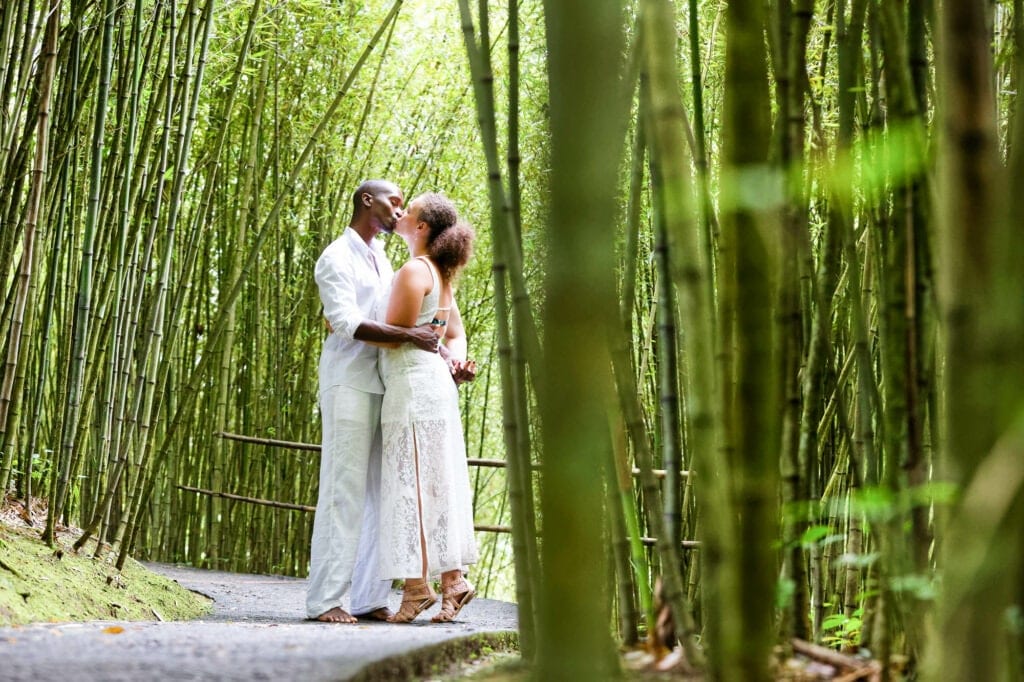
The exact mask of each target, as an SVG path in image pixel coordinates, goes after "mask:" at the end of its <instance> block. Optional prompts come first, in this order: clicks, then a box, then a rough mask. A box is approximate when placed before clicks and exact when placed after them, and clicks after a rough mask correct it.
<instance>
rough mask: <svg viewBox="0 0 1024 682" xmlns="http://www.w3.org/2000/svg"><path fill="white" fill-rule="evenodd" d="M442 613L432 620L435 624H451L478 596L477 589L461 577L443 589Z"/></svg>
mask: <svg viewBox="0 0 1024 682" xmlns="http://www.w3.org/2000/svg"><path fill="white" fill-rule="evenodd" d="M441 594H442V595H443V596H442V597H441V611H440V612H439V613H438V614H437V615H436V616H434V617H433V618H431V619H430V621H431V622H433V623H450V622H451V621H453V620H455V616H457V615H459V611H461V610H462V607H463V606H465V605H466V604H468V603H469V602H470V601H472V599H473V597H475V596H476V589H475V588H474V587H473V585H471V584H470V582H469V581H468V580H466V579H465V578H462V577H460V578H459V579H458V580H453V581H452V582H450V583H449V584H447V585H443V586H442V588H441Z"/></svg>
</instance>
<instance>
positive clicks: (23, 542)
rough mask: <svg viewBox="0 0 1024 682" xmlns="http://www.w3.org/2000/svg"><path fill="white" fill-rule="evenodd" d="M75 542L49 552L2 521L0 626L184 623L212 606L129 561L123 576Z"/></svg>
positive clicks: (33, 534)
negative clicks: (74, 548)
mask: <svg viewBox="0 0 1024 682" xmlns="http://www.w3.org/2000/svg"><path fill="white" fill-rule="evenodd" d="M72 541H73V538H68V537H62V538H61V539H60V540H59V541H58V547H56V548H51V547H48V546H46V545H45V544H44V543H42V542H41V541H40V540H39V534H38V532H37V531H35V530H33V529H31V528H24V527H13V526H9V525H5V524H4V523H3V522H2V521H0V626H8V625H24V624H26V623H39V622H44V623H46V622H49V623H58V622H67V621H90V620H185V619H188V618H195V617H197V616H201V615H203V614H205V613H208V612H209V611H210V609H211V605H212V602H211V600H210V599H208V598H207V597H204V596H202V595H199V594H196V593H194V592H191V591H190V590H186V589H185V588H184V587H182V586H181V585H179V584H178V583H176V582H174V581H173V580H169V579H168V578H165V577H163V576H160V575H157V574H155V573H153V572H152V571H149V570H147V569H146V568H144V567H143V566H142V565H141V564H139V563H138V562H136V561H133V560H131V559H129V560H128V561H127V562H126V563H125V567H124V570H123V571H120V572H119V571H118V570H117V569H116V568H115V567H114V564H113V560H112V559H111V560H110V561H107V560H104V559H94V558H93V557H92V554H91V552H84V551H83V552H82V553H81V554H75V553H74V552H72V551H71V549H70V545H71V542H72Z"/></svg>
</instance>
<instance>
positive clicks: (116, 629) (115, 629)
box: [103, 625, 124, 635]
mask: <svg viewBox="0 0 1024 682" xmlns="http://www.w3.org/2000/svg"><path fill="white" fill-rule="evenodd" d="M122 632H124V628H123V627H121V626H120V625H111V626H110V627H108V628H103V633H104V634H106V635H119V634H121V633H122Z"/></svg>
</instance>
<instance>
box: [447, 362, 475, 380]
mask: <svg viewBox="0 0 1024 682" xmlns="http://www.w3.org/2000/svg"><path fill="white" fill-rule="evenodd" d="M448 366H449V367H450V368H451V370H452V379H454V380H455V385H456V386H457V385H459V384H464V383H466V382H467V381H473V380H474V379H476V360H451V361H450V362H449V363H448Z"/></svg>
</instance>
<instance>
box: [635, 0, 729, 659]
mask: <svg viewBox="0 0 1024 682" xmlns="http://www.w3.org/2000/svg"><path fill="white" fill-rule="evenodd" d="M674 16H675V12H674V10H673V8H672V6H671V4H670V3H668V2H665V1H654V0H650V1H648V2H644V3H642V4H641V22H642V27H643V28H642V31H643V34H644V41H645V43H644V45H645V49H644V54H645V64H646V70H647V71H648V73H649V77H650V83H651V86H650V108H649V113H648V116H649V119H650V120H649V124H648V127H649V129H650V131H651V133H650V145H649V150H650V153H651V154H652V164H651V168H652V170H657V175H656V176H655V177H653V178H652V180H653V182H654V185H655V188H656V192H655V199H654V200H655V202H656V205H657V206H658V208H657V212H658V213H660V215H661V216H663V220H664V221H665V224H666V228H667V230H668V233H669V239H670V244H669V248H670V252H671V253H673V254H674V256H675V258H674V260H673V267H672V278H673V281H674V282H675V284H676V285H677V287H678V288H679V296H680V307H681V310H682V322H683V325H684V327H685V329H686V333H685V335H684V337H683V339H684V343H685V348H684V353H685V358H686V362H687V372H686V377H687V386H686V393H687V401H686V408H687V420H688V422H689V424H690V432H689V443H690V444H691V448H690V449H691V451H692V452H693V465H692V466H691V469H692V470H695V471H697V472H698V476H700V481H701V483H700V490H699V495H698V496H697V501H698V508H699V513H700V516H701V530H702V532H701V535H700V539H701V543H702V545H701V546H702V551H701V561H702V565H703V570H702V580H703V584H702V588H701V591H702V595H703V599H704V609H703V610H704V612H705V613H714V614H716V617H715V618H712V619H709V620H708V621H707V623H706V624H705V633H706V636H707V640H708V646H707V650H708V652H709V655H710V672H711V674H712V675H716V676H723V678H727V675H728V672H727V671H728V670H729V668H730V667H731V666H732V665H734V661H735V656H733V655H732V652H730V650H729V649H728V646H729V644H728V642H730V641H736V637H735V635H733V634H729V633H736V632H737V631H736V628H737V627H738V621H737V619H736V618H737V616H738V614H739V609H738V608H737V606H738V604H736V602H735V601H733V600H734V599H735V588H736V582H735V581H736V579H737V577H738V576H737V574H736V573H735V564H733V563H732V552H735V551H736V546H735V544H734V538H733V536H732V533H731V528H730V524H729V523H728V521H727V520H726V519H727V514H728V511H727V505H728V501H727V500H728V498H727V490H728V488H729V485H730V483H729V473H728V470H727V468H726V467H723V466H722V463H721V462H719V461H716V457H717V456H718V454H719V449H718V443H719V442H720V441H719V436H720V433H721V431H720V429H719V424H718V423H717V418H716V415H715V409H714V406H715V405H716V404H717V402H718V390H719V385H718V383H717V381H716V377H715V375H714V367H715V360H714V343H715V342H714V336H713V331H712V326H713V319H714V315H713V313H712V310H713V307H712V301H711V298H710V294H711V291H712V288H711V287H710V286H709V284H708V282H709V278H710V276H711V275H710V273H711V268H710V264H709V263H706V262H704V258H705V256H706V254H708V253H709V252H710V248H709V247H708V246H707V245H705V244H704V243H703V240H704V239H706V238H707V237H708V236H709V235H707V233H706V232H702V231H701V230H699V229H697V227H696V225H695V224H694V221H693V220H692V216H693V212H692V210H691V206H692V203H691V202H692V199H691V197H692V189H691V186H690V177H689V167H688V164H687V163H686V154H685V149H686V142H685V132H684V131H685V129H686V120H685V113H684V109H683V107H682V98H681V94H680V92H679V85H678V81H677V77H676V75H675V64H674V55H675V37H674V34H673V32H672V31H671V27H672V25H673V23H674V21H673V17H674ZM677 619H678V616H677ZM693 662H694V663H698V661H693Z"/></svg>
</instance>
